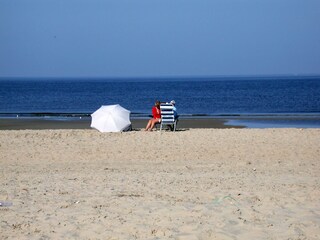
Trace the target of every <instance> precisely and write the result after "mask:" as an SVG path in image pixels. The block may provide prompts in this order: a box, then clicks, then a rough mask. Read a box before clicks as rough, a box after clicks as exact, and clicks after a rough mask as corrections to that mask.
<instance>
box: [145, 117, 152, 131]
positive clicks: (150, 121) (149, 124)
mask: <svg viewBox="0 0 320 240" xmlns="http://www.w3.org/2000/svg"><path fill="white" fill-rule="evenodd" d="M151 124H152V119H150V120H149V122H148V124H147V126H146V129H145V130H149V129H150V127H151Z"/></svg>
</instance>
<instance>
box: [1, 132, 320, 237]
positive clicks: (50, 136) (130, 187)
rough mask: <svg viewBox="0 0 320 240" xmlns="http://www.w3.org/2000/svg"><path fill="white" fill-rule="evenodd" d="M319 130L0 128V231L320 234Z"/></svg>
mask: <svg viewBox="0 0 320 240" xmlns="http://www.w3.org/2000/svg"><path fill="white" fill-rule="evenodd" d="M319 160H320V129H193V128H191V129H181V131H177V132H157V131H154V132H144V131H132V132H126V133H104V134H102V133H99V132H97V131H95V130H90V129H63V130H57V129H54V130H1V131H0V179H1V188H0V201H5V202H7V203H12V206H8V207H0V228H1V231H0V239H180V240H182V239H188V240H193V239H199V240H200V239H208V240H209V239H210V240H211V239H219V240H220V239H292V240H293V239H313V240H317V239H320V201H319V199H320V179H319V176H320V161H319Z"/></svg>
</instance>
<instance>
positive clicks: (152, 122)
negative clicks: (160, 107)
mask: <svg viewBox="0 0 320 240" xmlns="http://www.w3.org/2000/svg"><path fill="white" fill-rule="evenodd" d="M158 122H159V120H158V119H151V126H150V128H149V130H150V131H151V130H152V129H153V128H154V125H155V124H156V123H158Z"/></svg>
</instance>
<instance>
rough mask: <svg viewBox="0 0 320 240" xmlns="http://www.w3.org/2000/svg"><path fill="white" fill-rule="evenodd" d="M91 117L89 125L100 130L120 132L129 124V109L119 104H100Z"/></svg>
mask: <svg viewBox="0 0 320 240" xmlns="http://www.w3.org/2000/svg"><path fill="white" fill-rule="evenodd" d="M91 117H92V119H91V127H92V128H95V129H97V130H99V131H100V132H121V131H123V130H125V129H127V128H128V127H129V126H130V125H131V122H130V111H128V110H127V109H125V108H123V107H121V106H120V105H119V104H116V105H106V106H101V107H100V108H99V109H98V110H97V111H95V112H94V113H92V114H91Z"/></svg>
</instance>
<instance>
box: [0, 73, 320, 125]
mask: <svg viewBox="0 0 320 240" xmlns="http://www.w3.org/2000/svg"><path fill="white" fill-rule="evenodd" d="M156 100H160V101H162V102H169V101H171V100H175V102H176V107H177V110H178V113H179V115H180V118H218V119H225V120H227V121H228V124H229V125H244V126H246V127H249V128H265V127H304V128H305V127H306V128H308V127H315V128H319V127H320V77H232V78H223V77H222V78H196V77H195V78H150V79H146V78H144V79H89V78H88V79H84V78H81V79H1V80H0V118H15V117H24V118H42V119H56V120H62V121H68V120H72V119H73V120H74V119H76V118H90V114H91V113H93V112H94V111H95V110H97V109H98V108H99V107H100V106H101V105H112V104H120V105H121V106H123V107H124V108H126V109H128V110H130V111H131V117H132V118H136V119H139V118H148V117H149V116H150V114H151V107H152V106H153V104H154V102H155V101H156Z"/></svg>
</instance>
